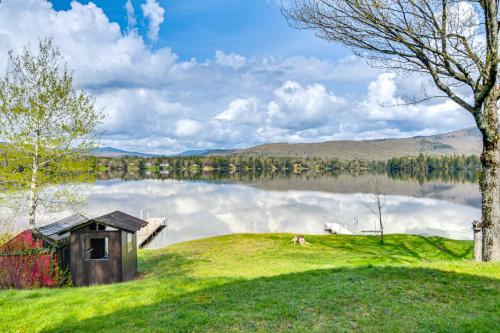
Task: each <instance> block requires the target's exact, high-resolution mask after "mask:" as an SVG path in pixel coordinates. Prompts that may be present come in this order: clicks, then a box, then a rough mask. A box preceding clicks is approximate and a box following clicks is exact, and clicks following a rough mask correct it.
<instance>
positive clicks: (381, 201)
mask: <svg viewBox="0 0 500 333" xmlns="http://www.w3.org/2000/svg"><path fill="white" fill-rule="evenodd" d="M385 200H386V196H385V195H384V194H382V191H381V188H380V181H379V179H378V177H376V176H375V178H374V180H373V194H372V198H371V200H370V201H369V202H366V203H365V204H366V207H367V208H368V209H369V210H370V211H371V212H372V213H373V215H375V216H376V218H377V221H378V228H379V230H374V231H376V232H378V233H379V234H380V244H382V245H383V244H384V221H383V209H384V206H385Z"/></svg>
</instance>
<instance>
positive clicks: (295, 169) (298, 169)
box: [293, 163, 302, 173]
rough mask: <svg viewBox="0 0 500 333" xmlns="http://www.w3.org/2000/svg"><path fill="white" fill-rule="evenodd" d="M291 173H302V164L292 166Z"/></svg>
mask: <svg viewBox="0 0 500 333" xmlns="http://www.w3.org/2000/svg"><path fill="white" fill-rule="evenodd" d="M293 172H294V173H301V172H302V164H300V163H295V164H293Z"/></svg>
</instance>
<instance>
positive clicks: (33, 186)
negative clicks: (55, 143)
mask: <svg viewBox="0 0 500 333" xmlns="http://www.w3.org/2000/svg"><path fill="white" fill-rule="evenodd" d="M38 155H39V154H38V142H36V143H35V152H34V154H33V165H32V169H31V182H30V198H29V203H28V222H29V226H30V228H34V227H35V221H36V206H37V201H38V197H37V193H36V191H37V181H38V168H39V167H40V163H39V156H38Z"/></svg>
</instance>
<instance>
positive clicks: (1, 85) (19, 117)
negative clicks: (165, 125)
mask: <svg viewBox="0 0 500 333" xmlns="http://www.w3.org/2000/svg"><path fill="white" fill-rule="evenodd" d="M60 61H61V54H60V52H59V50H58V48H57V47H55V46H54V45H53V42H52V39H50V38H48V39H43V40H40V42H39V49H38V52H37V54H33V53H32V52H31V50H30V49H29V47H25V48H24V50H23V52H22V54H21V55H15V54H14V53H13V52H12V51H10V52H9V60H8V66H7V70H6V73H5V75H4V77H3V78H2V79H1V80H0V142H1V145H2V146H1V151H2V154H1V157H2V160H1V161H0V182H2V187H3V188H9V189H11V190H13V191H14V192H15V193H24V192H26V191H27V193H28V197H27V200H26V201H27V211H28V220H29V225H30V226H31V227H33V226H34V225H35V222H36V211H37V208H38V207H40V206H41V205H54V204H58V203H64V202H70V201H72V200H73V199H74V198H75V192H69V191H60V190H52V191H45V194H44V195H42V193H43V191H42V190H44V189H46V188H47V187H48V186H49V185H56V184H58V183H62V182H64V181H65V177H66V176H67V175H68V174H70V173H71V172H73V171H76V170H81V169H82V167H83V166H84V165H83V164H84V162H85V159H82V154H84V153H85V152H87V151H88V150H89V149H91V147H92V146H93V140H92V134H93V132H94V128H95V127H96V125H97V123H98V122H99V120H100V119H101V115H100V113H99V112H97V111H96V110H95V108H94V101H93V99H92V98H91V97H90V96H88V95H87V94H86V93H85V92H83V91H77V90H75V88H74V87H73V78H72V74H71V73H70V72H68V70H67V69H66V66H64V67H63V68H61V67H60V65H59V63H60Z"/></svg>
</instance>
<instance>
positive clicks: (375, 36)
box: [282, 0, 500, 261]
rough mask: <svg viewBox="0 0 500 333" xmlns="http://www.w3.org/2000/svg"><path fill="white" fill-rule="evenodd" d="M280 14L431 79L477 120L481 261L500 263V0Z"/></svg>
mask: <svg viewBox="0 0 500 333" xmlns="http://www.w3.org/2000/svg"><path fill="white" fill-rule="evenodd" d="M285 3H286V5H283V7H282V12H283V14H284V15H285V16H286V17H287V19H288V20H289V23H290V24H291V25H292V26H293V27H296V28H301V29H313V30H315V31H316V32H317V35H318V36H319V37H321V38H323V39H326V40H327V41H333V42H337V43H340V44H342V45H344V46H347V47H349V48H351V49H352V50H353V52H354V53H355V54H356V55H359V56H361V57H364V58H366V59H368V60H369V63H370V64H372V65H375V66H378V67H381V68H385V69H389V70H391V71H402V72H411V73H417V74H421V75H424V76H427V77H428V78H430V80H431V82H432V83H433V85H434V87H435V88H436V91H438V92H440V93H439V94H437V95H434V94H429V95H427V94H425V96H422V98H421V99H416V100H415V101H412V102H419V101H424V100H428V99H431V98H435V97H443V96H445V97H447V98H450V99H451V100H453V101H454V102H456V103H457V104H458V105H460V106H461V107H462V109H464V110H465V112H468V113H469V114H470V115H472V117H473V118H474V120H475V123H476V125H477V128H478V129H479V130H480V132H481V134H482V141H483V151H482V154H481V163H482V168H483V170H482V176H481V179H480V190H481V192H482V225H483V227H482V228H483V229H482V235H483V236H482V237H483V239H482V241H483V260H485V261H493V260H495V261H498V260H500V174H499V173H500V170H499V169H500V152H499V140H500V135H499V122H498V106H497V102H498V99H499V98H500V89H498V87H497V75H498V32H499V31H498V29H499V22H498V2H497V1H496V0H476V1H454V0H292V1H286V2H285Z"/></svg>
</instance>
